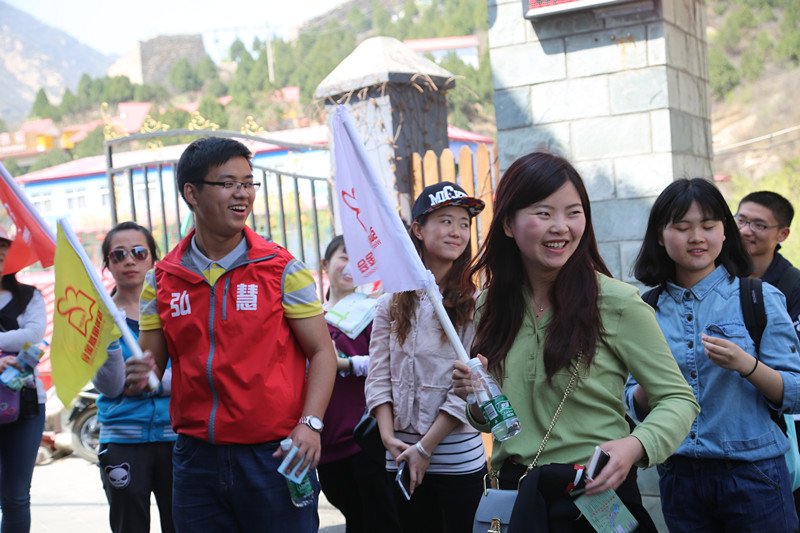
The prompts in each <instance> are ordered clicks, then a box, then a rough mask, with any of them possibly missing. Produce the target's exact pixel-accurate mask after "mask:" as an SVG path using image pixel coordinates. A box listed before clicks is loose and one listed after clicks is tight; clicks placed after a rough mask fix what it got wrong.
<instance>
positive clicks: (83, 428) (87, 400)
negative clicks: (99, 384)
mask: <svg viewBox="0 0 800 533" xmlns="http://www.w3.org/2000/svg"><path fill="white" fill-rule="evenodd" d="M99 396H100V393H99V392H97V389H95V388H94V387H93V386H91V385H88V386H87V387H85V388H84V389H83V390H81V391H80V392H79V393H78V398H77V400H76V401H75V404H74V405H73V406H72V411H71V412H70V414H69V423H70V425H71V427H72V451H73V452H74V453H76V454H78V455H79V456H80V457H83V458H84V459H86V460H87V461H89V462H90V463H96V462H97V452H98V451H99V450H100V421H99V420H97V404H96V403H95V402H96V401H97V398H98V397H99Z"/></svg>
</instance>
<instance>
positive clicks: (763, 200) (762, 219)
mask: <svg viewBox="0 0 800 533" xmlns="http://www.w3.org/2000/svg"><path fill="white" fill-rule="evenodd" d="M793 218H794V208H793V207H792V204H791V203H790V202H789V200H787V199H786V198H784V197H783V196H781V195H780V194H777V193H774V192H771V191H758V192H753V193H750V194H748V195H747V196H745V197H744V198H742V200H741V201H740V202H739V209H738V211H737V212H736V215H735V219H736V225H737V226H739V232H740V233H741V234H742V243H743V244H744V248H745V250H746V251H747V253H748V254H749V255H750V259H752V261H753V273H752V274H751V275H750V277H751V278H759V279H761V281H765V282H767V283H769V284H770V285H773V286H775V287H777V288H778V290H780V291H781V292H782V293H783V294H784V296H786V309H787V310H788V311H789V316H790V317H791V319H792V323H793V325H794V329H795V333H797V336H798V338H800V270H798V269H797V268H795V267H794V266H792V264H791V263H790V262H789V261H788V260H787V259H786V258H785V257H783V256H782V255H781V254H780V253H779V252H778V250H780V248H781V243H782V242H784V241H785V240H786V239H787V237H789V226H791V224H792V219H793ZM797 416H798V415H795V429H796V430H797V432H798V434H800V420H798V418H797ZM794 502H795V508H796V509H797V512H798V514H800V489H797V490H795V491H794Z"/></svg>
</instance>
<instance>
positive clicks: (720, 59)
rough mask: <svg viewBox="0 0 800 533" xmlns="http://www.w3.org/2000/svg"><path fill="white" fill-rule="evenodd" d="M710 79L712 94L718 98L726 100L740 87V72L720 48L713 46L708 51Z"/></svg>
mask: <svg viewBox="0 0 800 533" xmlns="http://www.w3.org/2000/svg"><path fill="white" fill-rule="evenodd" d="M708 77H709V82H710V84H711V92H712V94H713V95H714V96H715V97H716V98H724V97H725V95H726V94H728V93H729V92H731V91H732V90H733V88H734V87H736V86H737V85H739V82H740V78H739V72H738V71H737V70H736V67H735V66H734V65H733V63H731V62H730V60H728V56H727V55H726V54H725V51H724V50H722V49H721V48H720V47H719V46H712V47H711V48H709V50H708Z"/></svg>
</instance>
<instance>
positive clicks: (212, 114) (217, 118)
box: [197, 94, 228, 129]
mask: <svg viewBox="0 0 800 533" xmlns="http://www.w3.org/2000/svg"><path fill="white" fill-rule="evenodd" d="M197 111H198V112H199V113H200V114H201V115H202V116H203V118H206V119H208V120H210V121H211V122H213V123H214V124H217V125H219V127H220V129H225V128H227V127H228V116H227V115H226V114H225V108H224V107H222V104H220V103H219V102H217V100H216V99H215V98H214V97H213V96H211V95H210V94H207V95H205V96H203V98H202V99H201V100H200V106H199V107H198V108H197Z"/></svg>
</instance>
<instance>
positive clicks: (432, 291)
mask: <svg viewBox="0 0 800 533" xmlns="http://www.w3.org/2000/svg"><path fill="white" fill-rule="evenodd" d="M425 293H426V294H427V295H428V298H430V301H431V303H432V304H433V311H434V312H435V313H436V318H438V319H439V322H440V323H441V324H442V329H443V330H444V334H445V335H447V339H448V340H449V341H450V344H452V345H453V349H454V350H455V351H456V355H457V356H458V358H459V359H460V360H461V361H462V362H464V363H467V362H468V361H469V355H468V354H467V351H466V350H465V349H464V345H463V344H462V343H461V339H460V338H459V337H458V333H456V328H454V327H453V322H452V321H451V320H450V315H448V314H447V311H446V310H445V308H444V304H443V303H442V295H441V294H440V293H439V287H438V286H437V285H436V283H428V284H427V285H425Z"/></svg>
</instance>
